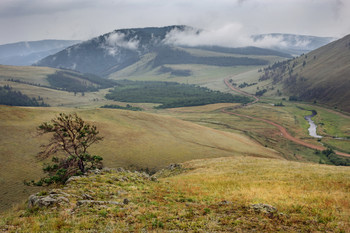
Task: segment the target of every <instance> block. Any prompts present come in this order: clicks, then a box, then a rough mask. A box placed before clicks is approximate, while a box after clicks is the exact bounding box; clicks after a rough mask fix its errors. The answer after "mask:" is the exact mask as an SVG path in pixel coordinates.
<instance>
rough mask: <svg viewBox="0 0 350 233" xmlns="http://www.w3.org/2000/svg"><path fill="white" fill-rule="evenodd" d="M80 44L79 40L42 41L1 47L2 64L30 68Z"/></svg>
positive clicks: (0, 61) (0, 57)
mask: <svg viewBox="0 0 350 233" xmlns="http://www.w3.org/2000/svg"><path fill="white" fill-rule="evenodd" d="M79 42H80V41H79V40H40V41H22V42H17V43H11V44H3V45H0V64H2V65H14V66H29V65H32V64H33V63H35V62H37V61H39V60H40V59H42V58H44V57H47V56H49V55H51V54H54V53H57V52H58V51H61V50H62V49H65V48H67V47H68V46H71V45H73V44H77V43H79Z"/></svg>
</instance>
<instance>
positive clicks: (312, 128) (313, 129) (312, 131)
mask: <svg viewBox="0 0 350 233" xmlns="http://www.w3.org/2000/svg"><path fill="white" fill-rule="evenodd" d="M316 115H317V112H316V111H315V110H312V115H308V116H305V117H304V118H305V120H307V121H308V122H309V124H310V127H309V129H308V130H309V135H310V136H311V137H314V138H322V136H320V135H317V132H316V129H317V126H316V125H315V122H314V121H313V120H312V119H311V118H312V117H314V116H316Z"/></svg>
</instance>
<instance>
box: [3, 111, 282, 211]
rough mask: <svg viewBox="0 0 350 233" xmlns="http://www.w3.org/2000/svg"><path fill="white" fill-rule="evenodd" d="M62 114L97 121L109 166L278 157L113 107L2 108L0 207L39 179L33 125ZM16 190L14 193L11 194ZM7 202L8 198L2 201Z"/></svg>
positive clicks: (238, 139) (98, 149)
mask: <svg viewBox="0 0 350 233" xmlns="http://www.w3.org/2000/svg"><path fill="white" fill-rule="evenodd" d="M60 112H77V113H78V115H80V116H81V117H82V118H83V119H85V120H86V121H88V122H91V123H93V124H96V125H97V127H98V129H99V130H100V133H101V135H102V136H104V138H105V139H104V141H102V142H101V143H99V144H96V145H94V146H92V147H91V150H90V152H91V153H93V154H98V155H101V156H102V157H103V158H104V164H105V165H106V166H108V167H117V166H124V167H125V166H130V165H133V166H136V167H139V168H147V167H148V168H150V169H157V168H160V167H163V166H166V165H168V164H170V163H173V162H183V161H188V160H191V159H198V158H209V157H222V156H234V155H251V156H259V157H278V154H277V153H276V152H275V151H273V150H270V149H267V148H264V147H262V146H260V145H259V144H257V143H256V142H253V141H252V140H250V139H249V138H247V137H245V136H242V135H236V134H232V133H227V132H222V131H218V130H214V129H210V128H207V127H203V126H199V125H196V124H193V123H189V122H185V121H181V120H178V119H174V118H172V117H168V116H158V115H154V114H149V113H143V112H131V111H124V110H115V109H87V110H84V109H72V108H25V107H7V106H0V127H1V134H0V140H1V145H0V159H1V161H2V162H1V169H0V177H1V187H0V190H1V192H0V195H1V200H0V208H5V207H9V206H10V205H11V203H14V202H16V201H17V200H20V199H23V198H26V197H27V196H28V193H29V191H26V192H25V193H22V191H23V190H24V186H23V184H22V181H23V180H24V179H27V180H31V179H37V178H39V177H40V175H41V164H40V163H37V162H36V160H35V155H36V154H37V153H38V152H39V150H40V148H39V146H40V145H41V144H42V143H46V142H47V140H48V137H38V136H36V133H35V129H36V127H37V126H38V125H39V124H40V123H42V122H45V121H49V120H50V119H52V118H54V117H55V116H57V115H58V113H60ZM14 192H16V193H18V195H13V193H14ZM5 200H6V201H5Z"/></svg>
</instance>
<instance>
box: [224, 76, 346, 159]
mask: <svg viewBox="0 0 350 233" xmlns="http://www.w3.org/2000/svg"><path fill="white" fill-rule="evenodd" d="M225 84H226V86H227V87H229V88H230V89H231V90H233V91H235V92H238V93H240V94H242V95H245V96H249V97H253V98H254V99H255V100H254V101H253V102H251V103H249V104H247V105H252V104H254V103H256V102H258V101H259V98H258V97H256V96H254V95H251V94H249V93H246V92H244V91H241V90H239V89H237V88H235V87H233V86H232V85H231V84H230V82H229V81H228V79H225ZM247 105H245V106H247ZM243 107H244V106H236V107H235V108H233V109H238V108H243ZM231 109H232V108H231ZM221 111H222V112H224V113H226V114H231V115H235V116H239V117H245V118H249V119H253V120H257V121H263V122H265V123H267V124H270V125H273V126H275V127H276V128H278V129H279V131H280V132H281V135H282V136H283V137H285V138H286V139H288V140H290V141H293V142H295V143H297V144H299V145H302V146H305V147H308V148H311V149H314V150H325V149H327V148H326V147H324V146H321V145H314V144H311V143H308V142H305V141H303V140H301V139H299V138H295V137H293V136H292V135H290V134H289V133H288V131H287V129H286V128H284V127H283V126H281V125H279V124H277V123H275V122H273V121H269V120H266V119H263V118H258V117H252V116H248V115H243V114H239V113H235V112H230V111H229V110H228V108H224V109H222V110H221ZM334 152H335V153H336V154H337V155H341V156H346V157H350V154H347V153H343V152H340V151H334Z"/></svg>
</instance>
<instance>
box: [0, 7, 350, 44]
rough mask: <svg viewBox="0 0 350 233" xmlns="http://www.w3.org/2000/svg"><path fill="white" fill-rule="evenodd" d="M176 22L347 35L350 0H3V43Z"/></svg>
mask: <svg viewBox="0 0 350 233" xmlns="http://www.w3.org/2000/svg"><path fill="white" fill-rule="evenodd" d="M175 24H182V25H189V26H192V27H198V28H202V29H206V30H208V31H211V32H215V33H222V35H226V34H225V33H228V32H229V33H231V35H234V34H244V35H250V34H260V33H272V32H281V33H294V34H303V35H316V36H331V37H342V36H345V35H347V34H349V33H350V0H0V31H1V36H0V44H5V43H12V42H18V41H31V40H42V39H73V40H86V39H90V38H92V37H95V36H98V35H101V34H104V33H107V32H110V31H113V30H115V29H121V28H131V27H133V28H134V27H151V26H157V27H158V26H167V25H175Z"/></svg>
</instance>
